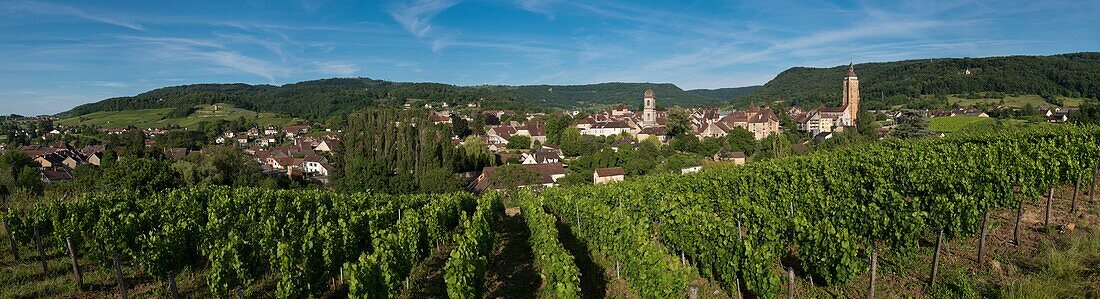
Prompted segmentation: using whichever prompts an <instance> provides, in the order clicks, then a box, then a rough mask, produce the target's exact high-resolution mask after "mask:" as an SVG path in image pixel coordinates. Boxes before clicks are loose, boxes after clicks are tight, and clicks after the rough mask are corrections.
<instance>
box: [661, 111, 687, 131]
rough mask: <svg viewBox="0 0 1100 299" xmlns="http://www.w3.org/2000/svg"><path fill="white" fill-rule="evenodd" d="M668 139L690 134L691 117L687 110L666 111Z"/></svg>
mask: <svg viewBox="0 0 1100 299" xmlns="http://www.w3.org/2000/svg"><path fill="white" fill-rule="evenodd" d="M666 132H667V133H668V136H669V137H673V138H675V137H677V136H681V135H685V134H688V133H689V132H691V117H690V116H689V115H688V112H687V110H684V109H672V110H669V111H668V125H667V131H666Z"/></svg>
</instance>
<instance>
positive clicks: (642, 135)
mask: <svg viewBox="0 0 1100 299" xmlns="http://www.w3.org/2000/svg"><path fill="white" fill-rule="evenodd" d="M634 136H635V137H636V138H638V140H646V139H649V137H656V138H657V140H659V141H661V142H666V141H668V135H666V134H665V127H649V128H645V129H642V130H641V131H638V134H636V135H634Z"/></svg>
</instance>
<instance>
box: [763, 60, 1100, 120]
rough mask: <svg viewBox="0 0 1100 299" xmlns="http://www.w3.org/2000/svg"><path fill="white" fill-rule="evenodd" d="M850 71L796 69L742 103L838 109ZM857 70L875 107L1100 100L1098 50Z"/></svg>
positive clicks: (889, 64)
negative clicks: (942, 101) (1000, 97)
mask: <svg viewBox="0 0 1100 299" xmlns="http://www.w3.org/2000/svg"><path fill="white" fill-rule="evenodd" d="M847 69H848V66H847V65H844V66H836V67H832V68H807V67H794V68H790V69H788V70H786V71H784V72H782V73H780V74H779V75H778V76H776V77H775V79H772V80H771V81H770V82H768V83H767V84H764V86H763V87H761V88H760V89H758V90H756V92H754V93H753V94H752V95H750V96H748V97H745V98H743V99H742V101H743V102H747V101H771V100H783V101H786V102H788V103H790V104H794V105H801V106H805V107H813V106H816V105H817V104H825V105H827V106H830V105H831V106H835V105H838V104H839V103H840V96H841V80H842V79H843V78H844V75H845V73H846V72H847ZM968 69H969V70H970V74H967V73H966V71H967V70H968ZM855 71H856V74H857V75H858V77H859V79H860V92H861V95H862V98H863V102H864V103H865V104H866V106H867V108H869V109H879V108H884V107H889V106H893V105H898V104H906V103H909V102H911V101H914V100H915V99H917V98H919V97H920V95H947V94H969V93H980V92H1000V93H1014V94H1037V95H1041V96H1044V97H1055V96H1065V97H1074V98H1093V99H1095V98H1100V53H1097V52H1085V53H1072V54H1061V55H1052V56H1008V57H989V58H943V59H921V60H906V61H898V62H881V63H862V64H856V65H855Z"/></svg>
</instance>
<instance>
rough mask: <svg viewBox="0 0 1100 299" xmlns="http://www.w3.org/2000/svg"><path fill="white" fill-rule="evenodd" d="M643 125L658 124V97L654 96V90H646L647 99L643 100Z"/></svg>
mask: <svg viewBox="0 0 1100 299" xmlns="http://www.w3.org/2000/svg"><path fill="white" fill-rule="evenodd" d="M642 101H643V103H642V104H643V105H642V107H643V108H642V126H643V127H656V126H657V98H655V97H654V96H653V90H652V89H650V90H646V91H645V99H644V100H642Z"/></svg>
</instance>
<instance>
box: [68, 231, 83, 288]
mask: <svg viewBox="0 0 1100 299" xmlns="http://www.w3.org/2000/svg"><path fill="white" fill-rule="evenodd" d="M65 247H68V248H69V261H70V262H72V264H73V275H74V276H76V288H77V289H78V290H83V289H84V275H83V274H80V264H79V263H77V261H76V250H73V240H72V239H70V238H65Z"/></svg>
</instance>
